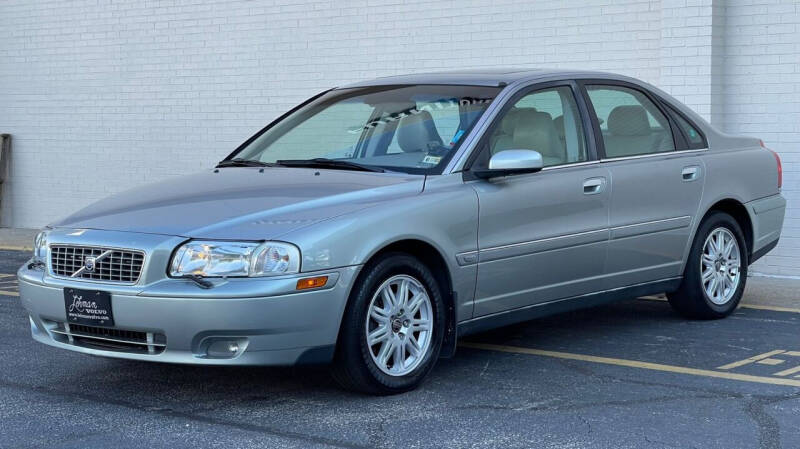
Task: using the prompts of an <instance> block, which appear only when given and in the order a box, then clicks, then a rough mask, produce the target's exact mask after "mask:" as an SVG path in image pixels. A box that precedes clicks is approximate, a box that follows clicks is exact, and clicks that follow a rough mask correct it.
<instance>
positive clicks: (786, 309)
mask: <svg viewBox="0 0 800 449" xmlns="http://www.w3.org/2000/svg"><path fill="white" fill-rule="evenodd" d="M639 299H644V300H647V301H666V300H667V299H666V298H660V297H658V296H642V297H640V298H639ZM739 308H740V309H755V310H770V311H772V312H790V313H800V309H797V308H794V307H781V306H764V305H761V304H739Z"/></svg>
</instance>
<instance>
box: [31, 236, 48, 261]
mask: <svg viewBox="0 0 800 449" xmlns="http://www.w3.org/2000/svg"><path fill="white" fill-rule="evenodd" d="M47 235H48V231H42V232H40V233H38V234H36V237H34V239H33V258H34V259H35V260H38V261H41V262H44V261H45V260H46V259H47Z"/></svg>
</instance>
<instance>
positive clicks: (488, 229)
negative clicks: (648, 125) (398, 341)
mask: <svg viewBox="0 0 800 449" xmlns="http://www.w3.org/2000/svg"><path fill="white" fill-rule="evenodd" d="M510 149H528V150H535V151H538V152H540V153H541V154H542V157H543V161H544V166H545V168H544V169H543V170H542V171H540V172H538V173H530V174H523V175H516V176H507V177H502V178H495V179H492V180H489V181H484V180H478V181H473V182H471V185H472V186H473V187H474V188H475V190H476V192H477V194H478V199H479V204H480V210H479V230H478V249H479V251H478V260H479V262H478V279H477V290H476V302H475V316H476V317H477V316H483V315H489V314H492V313H496V312H502V311H505V310H511V309H515V308H519V307H524V306H528V305H532V304H537V303H542V302H548V301H552V300H557V299H561V298H566V297H571V296H577V295H582V294H586V293H590V292H593V291H597V290H599V289H600V287H601V285H602V274H603V271H604V263H605V258H606V249H607V242H608V232H609V231H608V208H609V182H610V176H609V172H608V170H607V169H606V168H605V167H602V166H601V164H600V163H598V162H596V161H591V160H590V159H591V158H590V154H591V152H590V151H589V149H588V145H587V140H586V136H585V133H584V126H583V120H582V116H581V114H580V113H579V109H578V106H577V104H576V101H575V96H574V91H573V89H572V87H570V86H569V85H562V86H558V85H556V86H553V87H548V88H545V89H538V90H534V91H532V92H528V93H523V94H520V95H518V96H517V97H516V98H515V99H512V100H511V101H510V102H509V106H506V107H505V108H504V111H503V112H502V114H501V116H500V117H499V119H498V120H497V122H496V123H495V124H494V125H493V128H492V129H490V131H489V133H488V136H487V138H486V144H485V145H484V147H483V154H481V155H480V156H479V157H478V159H477V160H476V162H475V165H476V166H478V167H480V166H481V165H482V164H486V163H488V159H489V158H490V157H491V155H492V154H496V153H498V152H500V151H503V150H510Z"/></svg>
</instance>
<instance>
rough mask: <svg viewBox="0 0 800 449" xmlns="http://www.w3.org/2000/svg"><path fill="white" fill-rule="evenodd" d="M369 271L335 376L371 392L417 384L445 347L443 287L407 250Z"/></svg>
mask: <svg viewBox="0 0 800 449" xmlns="http://www.w3.org/2000/svg"><path fill="white" fill-rule="evenodd" d="M364 270H365V275H364V276H362V277H361V278H360V279H359V281H358V283H357V285H356V286H355V287H354V289H353V292H352V294H351V299H350V302H349V304H348V307H347V310H346V311H345V316H344V318H343V322H342V330H341V332H340V335H339V344H338V347H337V351H336V357H335V359H334V366H333V371H332V373H333V377H334V379H336V381H337V382H338V383H339V384H340V385H342V386H343V387H345V388H347V389H350V390H355V391H361V392H365V393H371V394H394V393H401V392H404V391H408V390H411V389H414V388H416V387H417V386H418V385H419V384H420V383H421V382H422V380H423V379H424V378H425V376H426V375H427V374H428V372H430V370H431V369H432V368H433V365H434V363H435V362H436V359H437V358H438V356H439V351H440V349H441V345H442V337H443V335H444V315H443V302H442V294H441V289H440V286H439V285H438V283H437V282H436V279H435V278H434V276H433V274H432V273H431V271H430V269H429V268H428V267H427V266H426V265H425V264H423V263H422V262H420V261H419V260H418V259H416V258H414V257H412V256H410V255H407V254H402V253H389V254H386V255H384V256H382V257H380V258H379V259H378V260H376V261H375V262H373V263H370V264H369V265H368V266H366V267H364Z"/></svg>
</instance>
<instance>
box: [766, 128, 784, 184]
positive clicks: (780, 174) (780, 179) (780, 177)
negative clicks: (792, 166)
mask: <svg viewBox="0 0 800 449" xmlns="http://www.w3.org/2000/svg"><path fill="white" fill-rule="evenodd" d="M760 142H761V147H762V148H764V149H765V150H767V151H769V152H770V153H772V155H773V156H775V162H777V163H778V188H779V189H780V188H781V187H783V167H782V166H781V157H780V156H778V153H776V152H774V151H772V150H770V149H769V148H767V146H766V145H764V141H763V140H761V141H760Z"/></svg>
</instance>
